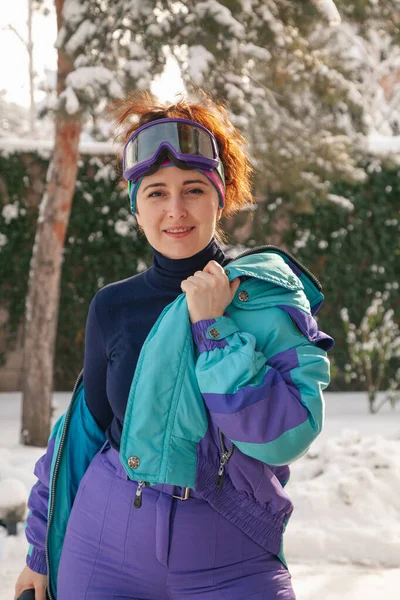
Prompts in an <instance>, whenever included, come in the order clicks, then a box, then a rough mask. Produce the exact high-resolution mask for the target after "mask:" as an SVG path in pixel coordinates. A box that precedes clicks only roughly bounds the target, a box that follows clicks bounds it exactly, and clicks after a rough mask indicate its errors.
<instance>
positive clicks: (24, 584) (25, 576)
mask: <svg viewBox="0 0 400 600" xmlns="http://www.w3.org/2000/svg"><path fill="white" fill-rule="evenodd" d="M46 586H47V576H46V575H41V574H40V573H35V571H32V569H30V568H29V567H28V565H26V566H25V568H24V569H23V571H22V572H21V574H20V576H19V577H18V580H17V583H16V584H15V595H14V600H17V598H19V597H20V595H21V594H22V592H24V591H25V590H30V589H34V590H35V600H46Z"/></svg>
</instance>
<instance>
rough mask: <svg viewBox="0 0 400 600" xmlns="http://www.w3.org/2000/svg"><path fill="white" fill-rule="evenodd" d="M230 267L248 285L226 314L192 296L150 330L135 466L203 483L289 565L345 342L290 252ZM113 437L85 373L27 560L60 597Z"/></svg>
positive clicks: (131, 474) (134, 410) (64, 422)
mask: <svg viewBox="0 0 400 600" xmlns="http://www.w3.org/2000/svg"><path fill="white" fill-rule="evenodd" d="M225 272H226V274H227V276H228V278H229V280H233V279H235V278H236V277H240V279H241V283H240V286H239V288H238V289H237V291H236V293H235V296H234V298H233V300H232V302H231V304H230V305H229V306H228V307H227V309H226V312H225V314H224V316H222V317H219V318H217V319H210V320H204V321H199V322H198V323H195V324H194V325H192V326H191V325H190V320H189V314H188V307H187V303H186V296H185V294H181V295H180V296H178V298H176V300H175V301H174V302H172V303H171V304H169V305H168V306H166V307H165V309H164V310H163V312H162V313H161V314H160V316H159V318H158V320H157V321H156V323H155V325H154V326H153V328H152V330H151V331H150V333H149V335H148V336H147V338H146V340H145V343H144V344H143V347H142V349H141V352H140V356H139V360H138V364H137V367H136V370H135V373H134V376H133V381H132V385H131V389H130V393H129V398H128V403H127V408H126V412H125V418H124V425H123V432H122V438H121V446H120V461H121V468H123V469H124V470H125V472H126V474H127V475H128V478H129V479H132V480H135V481H138V482H140V488H142V486H146V485H157V484H165V483H166V484H171V485H175V486H182V487H185V488H195V490H196V492H197V493H199V494H200V495H201V496H202V497H203V498H204V499H205V500H206V501H208V502H209V503H210V504H211V505H212V506H213V507H214V508H215V510H217V511H218V512H220V513H221V514H222V515H223V516H225V517H226V518H227V519H229V520H230V521H231V522H233V523H235V524H236V525H237V526H238V527H239V528H240V529H242V530H243V531H244V532H245V533H246V534H248V535H249V536H250V537H251V538H252V539H253V540H254V541H256V542H257V543H259V544H260V545H261V546H262V547H264V548H265V549H266V550H268V551H269V552H272V553H274V554H277V555H278V556H280V558H281V559H282V560H283V562H284V557H283V549H282V536H283V532H284V530H285V527H286V524H287V521H288V519H289V517H290V515H291V513H292V510H293V506H292V503H291V501H290V499H289V497H288V495H287V494H286V491H285V489H284V487H285V484H286V483H287V481H288V479H289V467H288V464H289V463H291V462H293V461H294V460H296V459H297V458H299V457H300V456H302V455H303V454H304V453H305V452H306V451H307V449H308V448H309V446H310V444H311V443H312V441H313V440H314V439H315V438H316V437H317V435H318V434H319V433H320V431H321V428H322V425H323V420H324V400H323V390H324V389H325V388H326V387H327V386H328V384H329V380H330V372H329V360H328V358H327V351H328V350H330V349H331V348H332V347H333V345H334V340H333V339H332V338H331V337H330V336H329V335H327V334H326V333H324V332H323V331H319V330H318V324H317V322H316V320H315V319H314V317H313V315H314V314H315V313H316V312H317V310H318V309H319V308H320V306H321V304H322V302H323V299H324V297H323V295H322V293H321V285H320V283H319V282H318V280H317V279H316V278H315V276H313V275H312V273H311V272H310V271H308V269H306V268H305V267H304V266H303V265H302V264H301V263H299V262H298V261H297V260H296V259H295V258H294V257H293V256H292V255H290V254H289V253H287V252H285V251H283V250H280V249H277V248H276V247H268V246H265V247H262V248H259V249H257V250H252V251H249V252H246V253H244V254H243V255H242V256H240V257H239V258H236V259H234V260H232V262H230V263H229V265H228V266H227V268H225ZM104 443H105V435H104V432H103V431H102V430H101V429H100V428H99V427H98V425H97V424H96V422H95V420H94V418H93V417H92V415H91V413H90V411H89V409H88V407H87V405H86V402H85V393H84V389H83V383H82V373H81V374H80V376H79V377H78V380H77V382H76V385H75V387H74V391H73V395H72V400H71V403H70V406H69V408H68V410H67V411H66V413H65V414H64V415H63V416H62V417H61V418H60V419H59V420H58V421H57V423H56V424H55V426H54V427H53V430H52V433H51V436H50V440H49V444H48V448H47V452H46V454H45V455H44V456H43V457H42V458H41V459H40V460H39V461H38V463H37V464H36V467H35V474H36V475H37V477H38V482H37V483H36V484H35V486H34V487H33V489H32V492H31V495H30V498H29V501H28V507H29V509H30V513H29V515H28V518H27V530H26V532H27V538H28V541H29V542H30V548H29V552H28V558H27V562H28V565H29V566H30V567H31V568H32V569H33V570H36V571H38V572H42V573H48V576H49V596H50V598H55V597H56V594H57V590H56V582H57V572H58V564H59V560H60V555H61V550H62V544H63V539H64V535H65V530H66V526H67V523H68V518H69V514H70V511H71V509H72V505H73V502H74V498H75V495H76V492H77V489H78V487H79V483H80V481H81V479H82V477H83V475H84V473H85V471H86V469H87V468H88V466H89V464H90V462H91V460H92V459H93V457H94V455H95V454H96V453H97V452H98V451H99V450H100V449H101V448H102V446H103V445H104ZM144 501H145V500H144Z"/></svg>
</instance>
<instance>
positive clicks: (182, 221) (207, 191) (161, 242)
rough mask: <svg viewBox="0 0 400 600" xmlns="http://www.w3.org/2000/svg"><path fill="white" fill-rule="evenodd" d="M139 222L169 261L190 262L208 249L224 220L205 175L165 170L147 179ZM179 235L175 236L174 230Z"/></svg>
mask: <svg viewBox="0 0 400 600" xmlns="http://www.w3.org/2000/svg"><path fill="white" fill-rule="evenodd" d="M136 206H137V213H136V218H137V221H138V223H139V225H140V226H141V227H142V228H143V230H144V233H145V235H146V238H147V240H148V242H149V243H150V244H151V246H153V248H155V249H156V250H158V252H161V254H163V255H164V256H167V257H168V258H175V259H176V258H189V257H190V256H193V255H194V254H197V252H200V250H202V249H203V248H205V247H206V246H207V244H208V243H209V242H210V240H211V239H212V237H213V236H214V233H215V226H216V223H217V221H219V219H220V218H221V214H222V209H221V208H219V203H218V193H217V190H216V189H215V187H214V186H213V184H212V183H211V182H210V181H209V180H208V179H207V177H206V176H205V175H203V173H199V172H198V171H184V170H183V169H179V168H178V167H175V166H171V167H164V168H161V169H159V170H158V171H157V172H156V173H153V175H149V176H147V177H144V179H143V181H142V182H141V184H140V187H139V189H138V193H137V197H136ZM177 229H178V230H180V232H175V233H174V231H175V230H177Z"/></svg>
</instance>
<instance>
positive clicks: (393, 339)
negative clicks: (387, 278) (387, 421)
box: [340, 291, 400, 413]
mask: <svg viewBox="0 0 400 600" xmlns="http://www.w3.org/2000/svg"><path fill="white" fill-rule="evenodd" d="M388 299H389V292H388V291H385V292H383V293H381V292H377V293H376V294H375V296H374V298H373V299H372V302H371V304H370V306H369V307H368V308H367V310H366V311H365V315H364V316H363V318H362V320H361V323H360V325H359V326H358V327H356V325H355V324H354V323H351V322H350V320H349V314H348V311H347V309H346V308H342V309H341V311H340V316H341V318H342V321H343V325H344V329H345V332H346V337H347V345H348V349H349V356H350V363H348V364H347V365H346V366H345V369H346V380H347V381H348V382H349V381H351V380H352V379H357V380H358V381H359V382H360V384H361V385H362V387H363V388H364V389H365V390H366V391H367V393H368V403H369V411H370V412H371V413H376V412H378V410H379V409H380V408H381V406H382V405H383V404H384V403H385V402H386V401H388V400H389V401H390V402H391V404H392V405H394V403H395V401H396V400H398V399H399V397H400V395H399V393H398V392H399V388H398V385H399V384H400V380H399V377H398V375H399V374H400V369H399V371H398V372H397V375H396V376H395V377H394V378H393V379H392V380H391V381H390V383H389V390H388V394H387V396H386V397H385V399H384V401H383V402H381V403H380V404H379V405H378V403H377V392H378V391H379V390H380V386H381V384H382V382H383V379H384V377H385V375H386V373H387V369H388V366H389V362H390V361H391V360H393V359H394V360H398V359H400V328H399V325H398V323H396V322H395V320H394V319H393V315H394V311H393V309H392V308H389V307H388V306H387V301H388Z"/></svg>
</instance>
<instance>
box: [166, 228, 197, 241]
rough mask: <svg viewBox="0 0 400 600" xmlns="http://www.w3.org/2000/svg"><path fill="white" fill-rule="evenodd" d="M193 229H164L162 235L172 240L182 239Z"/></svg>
mask: <svg viewBox="0 0 400 600" xmlns="http://www.w3.org/2000/svg"><path fill="white" fill-rule="evenodd" d="M193 229H194V227H171V229H164V233H166V234H167V235H168V236H169V237H172V238H183V237H186V236H187V235H189V234H190V232H191V231H193Z"/></svg>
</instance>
